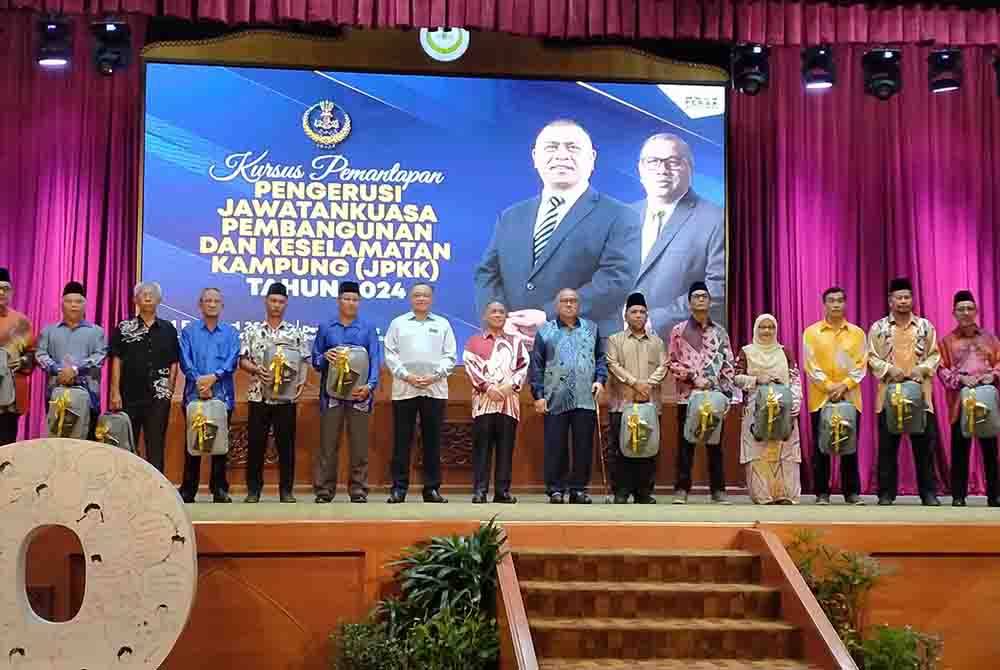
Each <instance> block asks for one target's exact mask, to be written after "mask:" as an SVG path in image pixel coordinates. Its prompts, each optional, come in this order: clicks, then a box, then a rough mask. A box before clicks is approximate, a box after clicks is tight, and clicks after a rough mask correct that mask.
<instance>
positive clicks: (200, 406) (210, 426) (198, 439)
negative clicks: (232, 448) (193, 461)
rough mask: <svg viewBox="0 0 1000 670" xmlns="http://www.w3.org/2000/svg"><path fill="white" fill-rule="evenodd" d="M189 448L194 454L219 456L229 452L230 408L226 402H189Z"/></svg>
mask: <svg viewBox="0 0 1000 670" xmlns="http://www.w3.org/2000/svg"><path fill="white" fill-rule="evenodd" d="M185 414H186V416H187V450H188V453H189V454H191V455H192V456H219V455H221V454H225V453H228V452H229V408H227V407H226V403H224V402H222V401H221V400H218V399H216V398H213V399H212V400H194V401H192V402H190V403H188V406H187V411H186V413H185Z"/></svg>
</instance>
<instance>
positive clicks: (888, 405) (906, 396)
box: [883, 381, 927, 435]
mask: <svg viewBox="0 0 1000 670" xmlns="http://www.w3.org/2000/svg"><path fill="white" fill-rule="evenodd" d="M883 407H884V410H883V411H884V412H885V418H886V421H887V422H888V426H889V432H890V433H892V434H893V435H923V433H924V431H925V430H926V429H927V412H926V411H925V410H926V405H925V404H924V389H923V387H921V385H920V384H918V383H917V382H915V381H905V382H893V383H892V384H888V385H887V386H886V387H885V404H884V405H883Z"/></svg>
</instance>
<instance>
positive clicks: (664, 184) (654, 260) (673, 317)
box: [633, 133, 726, 341]
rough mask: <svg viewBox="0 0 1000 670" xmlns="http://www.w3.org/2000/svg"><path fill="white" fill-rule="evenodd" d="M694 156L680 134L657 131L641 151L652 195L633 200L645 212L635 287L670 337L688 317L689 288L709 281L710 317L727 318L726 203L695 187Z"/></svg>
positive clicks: (643, 176)
mask: <svg viewBox="0 0 1000 670" xmlns="http://www.w3.org/2000/svg"><path fill="white" fill-rule="evenodd" d="M693 172H694V156H693V155H692V153H691V147H689V146H688V145H687V143H686V142H685V141H684V140H682V139H681V138H680V137H678V136H676V135H672V134H669V133H659V134H657V135H653V136H651V137H650V138H649V139H647V140H646V142H645V143H644V144H643V145H642V150H641V151H640V152H639V179H640V181H641V182H642V186H643V188H644V189H645V190H646V199H645V200H641V201H639V202H637V203H635V204H634V205H633V207H634V208H635V209H636V211H638V212H639V215H640V216H641V217H642V224H641V226H642V227H641V230H642V234H641V241H640V250H639V254H638V255H637V256H636V257H635V258H634V259H633V262H634V263H635V265H636V266H637V267H638V273H639V274H638V278H637V279H636V283H635V289H634V290H635V291H638V292H640V293H642V294H643V295H644V296H645V297H646V303H647V305H648V306H649V324H650V325H649V327H650V328H651V329H652V330H654V331H655V332H656V333H657V334H658V335H659V336H660V337H661V338H663V340H664V341H667V340H668V339H669V337H670V331H671V329H672V328H673V327H674V326H675V325H676V324H678V323H681V322H682V321H685V320H686V319H687V318H688V298H687V290H688V287H689V286H691V284H692V283H694V282H705V284H706V286H707V287H708V291H709V293H710V294H711V296H712V304H711V307H710V316H711V318H712V319H713V320H715V321H717V322H720V323H721V322H723V321H724V319H725V314H724V305H725V295H726V227H725V216H724V213H723V210H722V208H721V207H719V206H718V205H716V204H715V203H714V202H711V201H709V200H706V199H705V198H703V197H701V196H699V195H698V194H697V193H695V191H694V189H693V188H691V178H692V173H693Z"/></svg>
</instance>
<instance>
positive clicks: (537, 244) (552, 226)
mask: <svg viewBox="0 0 1000 670" xmlns="http://www.w3.org/2000/svg"><path fill="white" fill-rule="evenodd" d="M564 202H566V200H565V198H563V197H561V196H558V195H553V196H551V197H550V198H549V199H548V203H549V209H548V211H547V212H545V217H544V218H543V219H542V221H541V223H539V224H537V225H536V226H535V240H534V262H535V263H537V262H538V259H539V258H540V257H541V255H542V251H544V250H545V245H546V244H548V243H549V239H550V238H551V237H552V233H554V232H555V231H556V224H557V223H559V208H560V207H562V205H563V203H564Z"/></svg>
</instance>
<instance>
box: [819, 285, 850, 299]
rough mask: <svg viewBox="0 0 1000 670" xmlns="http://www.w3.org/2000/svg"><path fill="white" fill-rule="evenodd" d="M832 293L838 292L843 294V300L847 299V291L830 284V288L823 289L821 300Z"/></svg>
mask: <svg viewBox="0 0 1000 670" xmlns="http://www.w3.org/2000/svg"><path fill="white" fill-rule="evenodd" d="M834 293H840V294H841V295H842V296H844V300H847V291H845V290H844V289H842V288H840V287H839V286H831V287H830V288H828V289H826V290H825V291H823V302H826V299H827V297H828V296H831V295H833V294H834Z"/></svg>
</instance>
